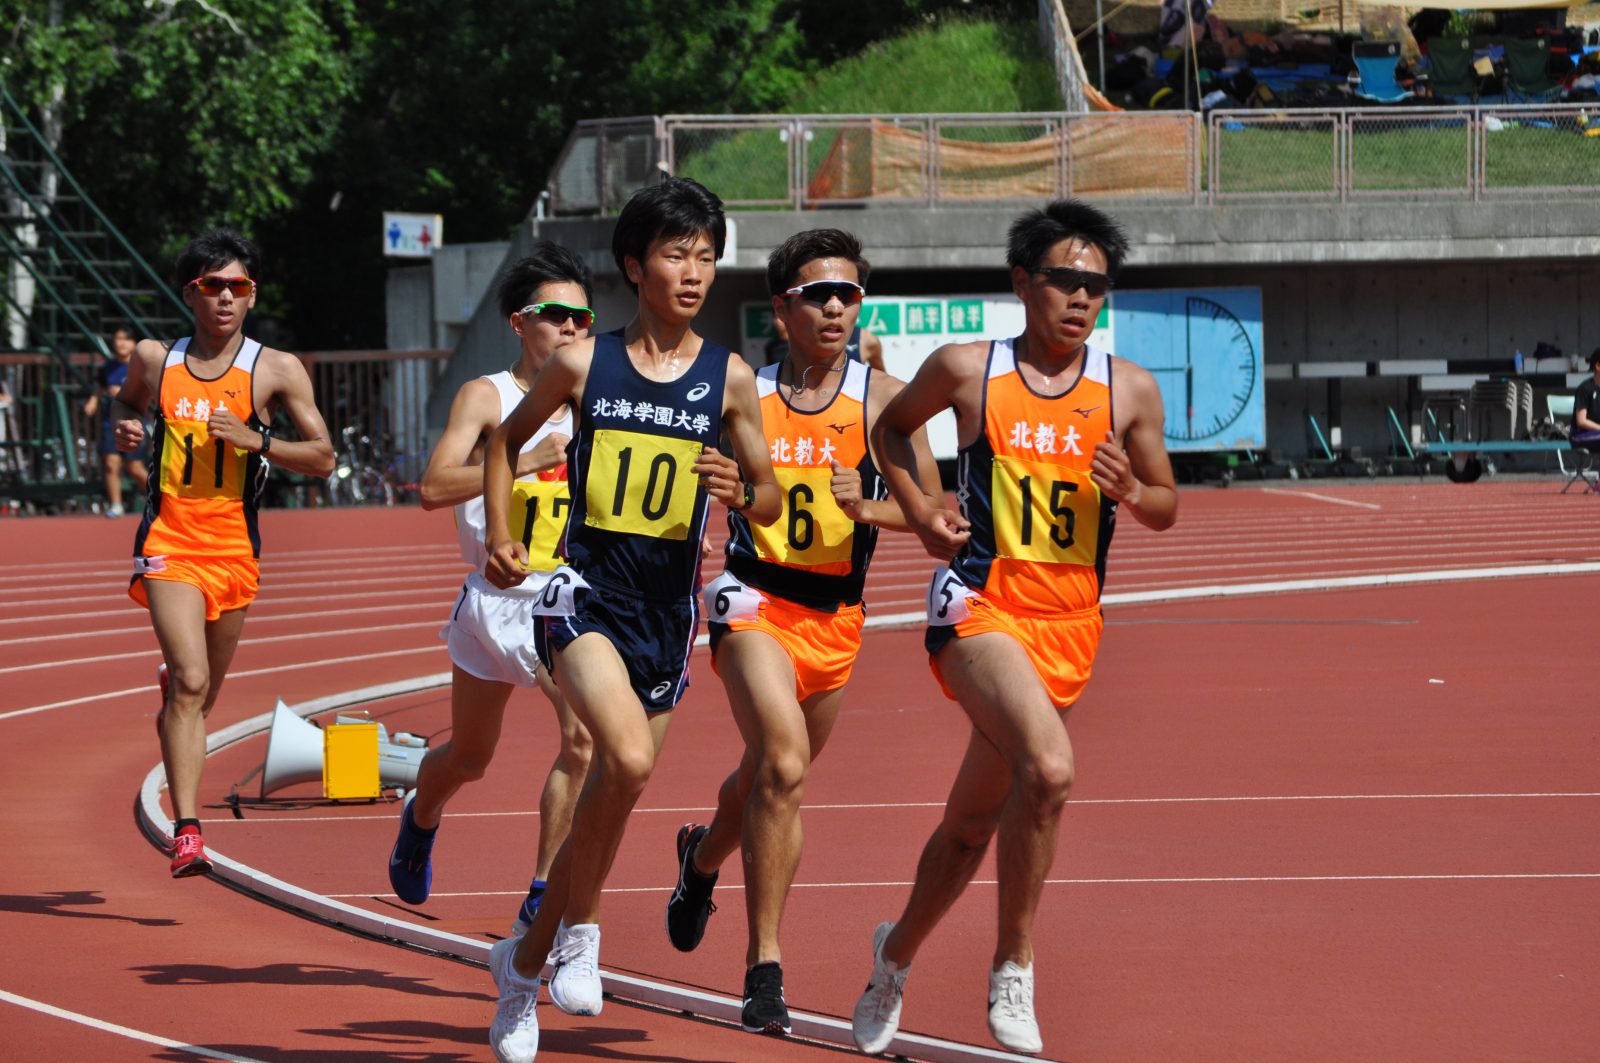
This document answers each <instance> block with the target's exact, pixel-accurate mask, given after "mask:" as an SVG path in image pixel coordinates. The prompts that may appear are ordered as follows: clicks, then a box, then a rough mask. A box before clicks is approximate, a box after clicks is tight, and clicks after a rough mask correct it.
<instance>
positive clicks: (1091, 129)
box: [806, 114, 1193, 202]
mask: <svg viewBox="0 0 1600 1063" xmlns="http://www.w3.org/2000/svg"><path fill="white" fill-rule="evenodd" d="M965 128H967V129H968V130H969V132H972V133H976V132H977V131H978V130H979V129H980V128H982V129H987V130H992V131H994V132H997V133H1001V134H1003V133H1004V132H1006V131H1008V130H1007V127H1005V126H1000V125H996V126H988V127H976V126H974V127H965ZM1191 128H1192V126H1191V120H1190V119H1189V116H1188V115H1182V114H1178V115H1174V116H1173V117H1172V118H1171V119H1163V118H1159V117H1149V116H1142V115H1141V116H1138V117H1120V116H1115V115H1106V116H1104V117H1093V118H1085V119H1081V120H1074V121H1070V122H1068V123H1066V124H1065V125H1064V126H1062V127H1058V128H1057V129H1056V130H1055V131H1053V132H1050V133H1047V134H1044V135H1041V136H1037V137H1033V138H1029V139H1025V140H1003V141H993V140H976V139H961V140H953V139H951V138H949V137H948V136H945V137H940V138H938V140H937V141H936V142H934V143H932V144H930V143H929V142H928V139H929V138H928V137H927V135H926V134H925V133H924V132H923V131H922V130H921V129H919V128H905V127H900V126H895V125H892V124H890V123H888V122H874V123H872V124H871V125H864V126H855V127H850V128H846V129H841V130H839V131H838V135H837V138H836V139H835V140H834V142H833V145H832V147H830V148H829V149H828V152H827V154H826V155H824V156H823V159H822V162H821V164H820V165H819V166H818V167H817V169H816V172H815V173H814V175H813V176H812V178H811V181H810V183H809V184H808V185H807V187H806V197H807V199H808V200H810V201H812V202H816V201H826V200H867V199H926V198H928V195H929V186H930V182H931V179H932V174H933V172H934V171H935V170H937V172H938V182H939V194H938V199H939V200H941V201H944V200H986V199H1034V198H1049V197H1051V196H1056V195H1061V194H1062V193H1063V192H1068V191H1070V192H1071V193H1072V194H1074V195H1119V196H1147V195H1164V196H1173V195H1179V196H1181V195H1186V194H1188V193H1189V192H1190V191H1191V189H1190V185H1189V180H1190V174H1191V172H1192V170H1193V157H1192V152H1193V147H1192V144H1191V142H1190V130H1191ZM1009 131H1011V132H1019V131H1020V130H1018V129H1017V127H1010V130H1009Z"/></svg>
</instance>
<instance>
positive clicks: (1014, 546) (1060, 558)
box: [990, 457, 1100, 565]
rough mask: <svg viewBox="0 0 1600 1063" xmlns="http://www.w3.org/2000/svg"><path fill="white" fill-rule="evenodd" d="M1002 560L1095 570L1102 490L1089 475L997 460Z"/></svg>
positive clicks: (995, 495) (994, 483)
mask: <svg viewBox="0 0 1600 1063" xmlns="http://www.w3.org/2000/svg"><path fill="white" fill-rule="evenodd" d="M990 492H991V493H990V498H991V499H992V500H993V504H994V539H995V550H996V552H997V553H998V554H999V555H1000V556H1001V557H1011V558H1017V559H1019V560H1023V561H1040V562H1044V563H1045V564H1058V565H1092V564H1094V562H1095V558H1096V557H1097V556H1098V550H1099V546H1100V489H1099V488H1098V487H1096V486H1095V485H1094V481H1092V480H1090V479H1089V473H1088V471H1087V470H1083V471H1079V470H1077V469H1064V468H1062V467H1061V466H1059V465H1050V464H1047V463H1045V462H1041V461H1024V460H1021V459H1018V458H1011V457H996V458H995V459H994V472H993V475H992V477H991V479H990Z"/></svg>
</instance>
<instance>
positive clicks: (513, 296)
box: [494, 240, 594, 317]
mask: <svg viewBox="0 0 1600 1063" xmlns="http://www.w3.org/2000/svg"><path fill="white" fill-rule="evenodd" d="M563 282H566V283H570V284H576V285H577V286H578V287H580V288H582V289H583V299H584V302H585V303H589V304H593V302H594V276H593V274H592V273H591V272H590V270H589V266H588V264H587V263H585V262H584V261H583V259H582V258H581V257H579V256H578V255H577V254H576V253H574V252H572V251H568V250H567V249H566V248H564V247H562V246H561V245H560V244H557V243H552V242H551V241H549V240H540V241H538V242H537V243H535V244H534V245H533V250H532V251H530V252H529V253H528V255H527V256H526V257H524V258H519V259H517V260H516V261H515V262H513V263H511V264H510V265H509V266H507V267H506V268H505V269H503V270H501V271H500V279H499V280H497V281H496V282H495V289H494V290H495V298H497V299H499V300H500V316H501V317H510V316H511V315H512V314H515V313H516V312H517V311H518V310H521V309H522V308H523V307H525V306H527V305H528V301H529V300H530V299H532V298H533V293H534V292H536V291H538V290H539V289H540V287H542V286H543V285H546V284H560V283H563Z"/></svg>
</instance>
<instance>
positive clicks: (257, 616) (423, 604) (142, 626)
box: [4, 595, 454, 649]
mask: <svg viewBox="0 0 1600 1063" xmlns="http://www.w3.org/2000/svg"><path fill="white" fill-rule="evenodd" d="M441 602H442V603H443V604H442V605H441V604H440V603H441ZM272 604H273V603H272V602H270V601H269V602H264V603H262V602H258V603H257V604H256V605H255V606H253V608H256V609H260V608H271V607H272ZM452 604H454V599H453V598H452V599H450V600H446V599H444V598H438V597H435V596H433V595H429V596H428V598H427V599H426V600H425V601H419V602H417V603H416V604H414V605H374V606H371V607H370V608H366V609H316V610H313V611H311V612H308V613H278V614H276V615H263V614H261V613H255V612H252V613H251V614H250V619H249V621H248V623H249V626H250V629H251V630H252V631H254V630H255V629H256V628H259V627H260V626H261V625H262V624H275V623H279V622H281V621H285V620H293V621H295V622H296V623H298V622H300V621H302V620H320V619H322V618H323V617H327V616H361V615H364V614H366V613H395V612H399V611H402V610H407V609H428V610H431V611H433V612H435V613H437V614H438V616H439V625H440V626H441V627H442V626H444V623H445V621H446V619H448V617H449V612H450V606H451V605H452ZM129 615H130V616H132V615H134V614H129ZM141 615H142V610H141ZM366 630H370V629H366ZM114 635H143V636H145V637H146V638H148V637H149V635H150V625H149V624H147V623H138V624H133V625H131V626H129V627H111V628H102V629H100V630H99V631H62V632H57V633H56V634H54V635H33V636H30V637H29V638H22V639H10V638H8V639H6V640H5V643H4V645H5V647H6V648H7V649H9V648H11V647H12V646H22V645H26V644H28V643H30V642H60V641H61V640H63V639H68V638H71V639H100V638H110V637H112V636H114ZM258 641H260V640H259V639H255V638H249V639H246V640H245V644H246V645H248V644H249V643H252V642H258Z"/></svg>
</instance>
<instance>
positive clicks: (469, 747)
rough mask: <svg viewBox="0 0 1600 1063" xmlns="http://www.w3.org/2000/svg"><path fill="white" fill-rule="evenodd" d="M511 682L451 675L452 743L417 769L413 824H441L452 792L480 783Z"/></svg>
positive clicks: (459, 673) (456, 669) (461, 671)
mask: <svg viewBox="0 0 1600 1063" xmlns="http://www.w3.org/2000/svg"><path fill="white" fill-rule="evenodd" d="M513 689H514V688H513V687H512V686H511V684H509V683H497V682H495V681H494V680H491V679H480V678H478V677H477V676H475V675H473V674H472V673H471V672H468V671H466V670H465V669H463V668H462V667H461V666H460V665H455V666H454V667H452V669H451V674H450V741H448V742H446V743H445V744H444V745H442V746H436V747H435V748H433V749H430V750H428V754H427V756H425V757H423V758H422V766H421V767H419V768H418V769H417V786H416V796H415V797H414V798H412V801H411V822H412V823H415V824H416V825H417V826H419V827H421V828H422V829H423V830H432V829H434V828H435V827H437V826H438V825H439V820H440V817H442V816H443V815H444V806H445V805H446V804H447V803H448V802H449V800H450V798H452V797H454V796H455V792H456V791H457V790H459V789H461V787H462V786H464V785H466V784H467V783H469V782H475V781H477V780H478V779H481V778H483V773H484V772H485V771H487V770H488V768H489V762H490V761H491V760H493V759H494V749H495V746H496V745H498V744H499V742H500V726H501V723H502V721H503V720H504V718H505V711H506V702H507V701H508V700H510V698H511V691H512V690H513Z"/></svg>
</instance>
